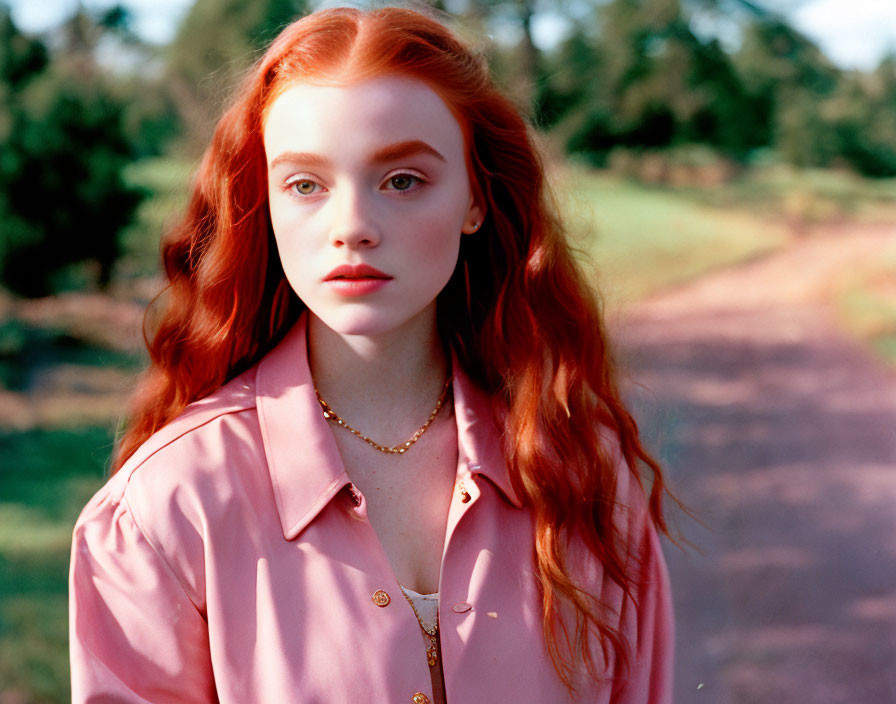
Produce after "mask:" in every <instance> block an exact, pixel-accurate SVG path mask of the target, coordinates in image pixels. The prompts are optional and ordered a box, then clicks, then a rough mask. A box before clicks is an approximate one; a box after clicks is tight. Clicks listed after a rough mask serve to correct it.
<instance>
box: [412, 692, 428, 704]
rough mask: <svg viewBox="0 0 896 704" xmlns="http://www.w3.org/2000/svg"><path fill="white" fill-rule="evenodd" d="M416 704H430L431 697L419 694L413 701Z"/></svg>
mask: <svg viewBox="0 0 896 704" xmlns="http://www.w3.org/2000/svg"><path fill="white" fill-rule="evenodd" d="M411 701H412V702H414V704H430V703H429V697H427V696H426V695H425V694H424V693H423V692H417V693H416V694H415V695H414V696H413V697H412V699H411Z"/></svg>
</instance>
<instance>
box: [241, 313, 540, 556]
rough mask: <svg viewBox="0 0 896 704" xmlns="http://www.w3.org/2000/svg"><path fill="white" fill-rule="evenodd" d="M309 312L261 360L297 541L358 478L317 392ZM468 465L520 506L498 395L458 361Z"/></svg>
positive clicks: (270, 449)
mask: <svg viewBox="0 0 896 704" xmlns="http://www.w3.org/2000/svg"><path fill="white" fill-rule="evenodd" d="M306 317H307V316H304V315H303V316H302V317H301V318H300V319H299V321H298V322H297V323H296V324H295V325H294V326H293V328H292V329H291V330H290V331H289V332H288V333H287V334H286V337H284V338H283V340H282V341H281V342H280V344H278V345H277V347H275V348H274V349H273V350H271V351H270V352H269V353H268V354H267V355H265V357H264V358H263V359H262V360H261V362H259V365H258V373H257V377H256V396H257V399H256V404H257V408H258V418H259V423H260V425H261V433H262V438H263V441H264V450H265V455H266V456H267V459H268V465H269V466H270V472H271V481H272V483H273V487H274V495H275V498H276V502H277V509H278V510H279V512H280V522H281V525H282V528H283V535H284V536H285V537H286V539H287V540H292V539H293V538H295V537H296V536H297V535H298V534H299V533H300V532H301V531H302V530H303V529H304V528H305V526H307V525H308V524H309V523H310V522H311V521H312V520H313V519H314V517H315V516H317V514H318V513H319V512H320V511H321V510H322V509H323V507H324V506H326V505H327V503H329V501H330V500H331V499H332V498H333V497H334V496H335V495H336V494H337V493H338V492H339V491H340V490H341V489H342V488H343V487H344V486H346V485H347V484H350V483H351V481H350V480H349V478H348V475H347V474H346V473H345V468H344V467H343V465H342V459H341V458H340V457H339V452H338V451H337V449H336V443H335V442H334V441H333V436H332V433H331V432H330V429H329V427H328V426H327V421H326V420H325V419H324V417H323V415H322V414H321V412H320V406H319V405H318V402H317V397H316V395H315V393H314V386H313V384H312V381H311V371H310V369H309V368H308V356H307V349H306V344H305V333H306ZM453 363H454V364H453V371H454V381H453V384H452V390H453V392H454V393H453V395H454V414H455V418H456V419H457V438H458V450H459V453H460V462H461V464H465V465H466V466H467V468H468V469H469V470H470V472H471V473H472V474H474V475H475V474H481V475H482V476H484V477H486V478H487V479H488V480H489V481H491V482H492V483H493V484H494V485H495V486H496V487H497V488H498V489H499V490H500V492H501V493H502V494H503V496H504V497H505V498H506V499H507V500H508V501H509V502H510V503H511V504H513V505H514V506H516V507H517V508H520V507H521V506H522V503H521V502H520V500H519V497H518V496H517V494H516V492H515V491H514V489H513V487H512V486H511V483H510V477H509V476H508V472H507V467H506V464H505V462H504V455H503V452H502V449H501V435H500V431H499V430H498V428H497V427H496V425H495V423H494V421H493V416H492V404H491V399H490V397H489V396H488V394H487V393H485V392H484V391H483V390H482V389H479V388H478V387H476V386H474V384H473V382H472V381H471V380H470V379H469V377H468V376H467V375H466V374H465V373H464V372H463V370H462V369H461V368H460V365H459V364H458V362H457V359H456V358H455V359H454V360H453Z"/></svg>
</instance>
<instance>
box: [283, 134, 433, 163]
mask: <svg viewBox="0 0 896 704" xmlns="http://www.w3.org/2000/svg"><path fill="white" fill-rule="evenodd" d="M416 154H429V155H430V156H434V157H435V158H437V159H439V160H440V161H447V159H445V157H444V156H442V155H441V153H439V151H438V150H437V149H435V148H433V147H431V146H430V145H428V144H427V143H426V142H424V141H422V140H420V139H408V140H405V141H404V142H395V144H389V145H386V146H385V147H381V148H380V149H377V150H376V151H375V152H373V153H372V154H371V155H370V161H371V162H372V163H382V162H387V161H396V160H397V159H404V158H406V157H409V156H414V155H416ZM282 163H301V164H307V165H308V166H326V165H327V164H329V160H328V159H327V158H326V157H325V156H321V155H320V154H314V153H313V152H283V153H282V154H279V155H278V156H277V157H276V158H275V159H274V160H273V161H272V162H271V165H270V168H271V169H273V168H275V167H277V166H279V165H280V164H282Z"/></svg>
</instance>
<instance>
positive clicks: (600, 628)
mask: <svg viewBox="0 0 896 704" xmlns="http://www.w3.org/2000/svg"><path fill="white" fill-rule="evenodd" d="M383 74H398V75H402V76H406V77H412V78H416V79H419V80H421V81H423V82H425V83H426V84H427V85H429V86H430V87H431V88H432V89H433V90H435V91H436V92H437V93H438V94H439V95H440V96H441V97H442V98H443V100H444V101H445V103H446V104H447V105H448V106H449V108H450V109H451V110H452V112H453V114H454V115H455V117H456V118H457V119H458V122H459V123H460V125H461V128H462V130H463V132H464V136H465V138H466V141H467V148H468V164H469V168H470V172H471V177H472V181H473V183H474V189H475V190H476V192H477V193H476V194H477V197H478V198H479V199H480V202H481V203H483V204H484V205H485V208H486V209H487V216H486V218H485V220H484V222H483V224H482V227H481V229H480V230H479V232H478V234H477V235H476V236H473V237H464V238H462V244H461V252H460V258H459V261H458V265H457V268H456V270H455V273H454V276H453V277H452V279H451V281H450V282H449V283H448V285H447V287H446V288H445V290H444V291H443V292H442V293H441V294H440V296H439V299H438V311H439V312H438V319H439V326H440V331H441V333H442V335H443V337H444V339H445V341H446V343H447V344H449V345H451V346H452V348H453V349H454V351H455V353H456V355H457V357H458V359H459V361H460V363H461V364H462V365H463V366H464V368H465V370H466V371H467V372H468V373H469V374H470V375H471V376H473V377H474V378H475V379H477V380H478V381H479V382H480V383H481V384H482V385H483V386H484V387H485V388H486V389H488V390H489V391H490V392H491V393H492V394H493V396H494V398H495V399H496V401H497V403H496V408H497V409H498V415H497V417H498V418H499V420H500V422H501V423H502V424H503V426H504V431H505V432H504V437H505V438H512V439H513V442H507V443H506V445H507V446H506V457H507V462H508V466H509V471H510V476H511V479H512V482H513V485H514V488H515V489H516V491H517V492H518V493H519V495H520V496H521V497H522V498H523V500H524V502H525V503H526V504H527V505H528V506H529V507H530V509H531V510H532V512H533V515H534V521H535V531H536V542H535V546H534V551H535V566H536V573H537V576H538V578H539V583H540V585H541V593H542V596H543V603H542V609H543V623H544V632H545V639H546V643H547V648H548V652H549V653H550V656H551V658H552V660H553V662H554V665H555V667H556V669H557V671H558V674H559V675H560V677H561V678H562V679H563V680H564V682H566V684H567V686H570V687H572V686H573V685H572V683H573V680H574V679H575V673H576V669H577V666H576V663H577V662H584V663H587V664H588V672H589V674H590V675H592V676H594V677H598V676H601V671H600V668H599V667H598V666H597V664H596V663H597V660H598V659H597V658H596V657H595V656H596V655H597V652H596V651H595V650H594V648H595V643H594V638H593V636H596V639H597V647H598V648H599V650H600V653H601V655H602V659H603V662H605V663H607V662H614V663H615V666H614V670H615V671H618V668H620V667H624V666H625V664H626V663H627V662H628V657H629V653H628V645H627V643H625V641H624V638H623V636H622V634H621V633H620V630H619V629H618V627H616V626H615V625H614V623H615V622H617V621H618V614H615V615H614V614H613V613H610V612H608V610H607V608H606V606H605V605H604V604H602V603H601V602H600V601H599V600H598V599H597V598H596V597H595V596H594V595H592V594H591V593H590V592H589V591H588V589H587V587H586V586H585V585H581V584H578V583H576V581H575V580H574V579H573V578H572V576H571V570H570V569H569V565H568V564H567V562H566V558H565V546H566V541H567V540H568V537H569V536H570V535H579V536H581V537H582V538H584V541H585V545H586V546H587V547H588V549H590V550H591V551H592V552H593V553H594V555H595V556H596V557H597V558H598V559H599V560H600V561H601V563H602V565H603V568H604V570H605V573H606V574H607V576H608V577H609V578H610V579H612V580H613V581H614V582H616V583H617V584H618V585H619V586H620V587H621V588H622V590H623V592H624V594H625V597H626V598H627V599H630V598H632V596H633V595H634V594H635V592H636V590H637V587H638V584H637V578H636V576H634V575H633V574H631V572H632V571H633V570H632V568H631V563H630V559H629V556H628V555H627V554H626V549H625V546H624V545H622V544H621V543H620V540H619V538H620V535H619V528H618V527H617V525H616V524H615V522H614V520H613V514H614V511H613V506H614V502H615V500H616V499H615V497H616V487H617V481H618V477H617V471H618V469H617V464H616V462H615V461H614V460H613V458H612V457H611V452H610V451H609V449H608V448H607V447H606V444H605V440H602V438H601V434H600V433H599V432H597V428H598V427H602V428H604V429H606V431H607V432H610V433H611V434H613V435H615V436H616V437H617V438H618V444H619V446H620V447H621V452H622V456H623V458H624V461H625V463H626V464H627V466H628V469H629V471H630V474H631V477H632V480H633V481H635V482H637V483H638V484H639V485H642V486H643V483H642V477H641V472H640V469H639V468H646V470H647V474H648V476H647V479H648V480H649V481H648V482H647V483H648V484H649V487H650V488H649V492H648V493H649V501H648V507H649V513H650V516H651V517H652V519H653V521H654V523H655V524H656V526H657V527H658V529H659V530H660V531H661V532H663V533H666V532H667V531H666V525H665V522H664V519H663V512H662V496H663V493H664V483H663V476H662V473H661V472H660V470H659V468H658V466H657V464H656V463H655V462H654V461H653V460H652V459H651V458H650V456H649V455H648V454H647V452H646V451H645V450H644V448H643V447H642V445H641V442H640V440H639V436H638V430H637V427H636V425H635V422H634V421H633V419H632V417H631V415H630V414H629V413H628V411H627V410H626V408H625V406H624V405H623V402H622V400H621V397H620V393H619V390H618V388H617V385H616V382H615V378H614V376H615V375H614V367H613V364H612V361H611V358H610V355H609V354H608V348H607V337H606V333H605V331H604V327H603V322H602V318H601V315H600V310H599V306H598V303H597V301H596V299H595V296H594V294H593V292H592V288H591V287H590V286H589V284H588V282H587V280H586V279H585V277H584V276H583V274H582V272H581V271H580V269H579V267H578V266H577V264H576V261H575V258H574V255H573V253H572V251H571V249H570V247H569V245H568V244H567V241H566V238H565V235H564V232H563V228H562V225H561V223H560V221H559V219H558V218H557V217H556V215H555V210H554V208H553V207H552V206H551V203H550V199H549V196H548V191H547V188H546V185H545V177H544V167H543V164H542V162H541V160H540V157H539V153H538V150H537V148H536V146H535V144H534V142H533V139H532V134H531V132H530V130H529V128H528V127H527V124H526V122H525V120H524V119H523V118H522V117H521V116H520V114H519V112H518V110H517V109H516V108H515V106H514V105H513V104H512V102H511V101H509V100H508V99H507V98H506V97H505V96H504V95H502V94H501V93H500V92H499V91H498V90H497V89H496V88H495V86H494V85H493V83H492V81H491V79H490V76H489V72H488V68H487V65H486V63H485V61H484V60H483V59H482V57H480V56H479V55H477V54H476V53H475V52H473V51H471V50H470V49H469V48H468V47H467V46H466V45H464V44H463V43H462V42H461V41H459V40H458V39H457V38H456V37H455V35H454V34H453V33H452V32H450V31H449V30H448V29H446V28H445V27H444V26H443V25H442V24H441V23H440V22H438V21H436V20H434V19H432V18H430V17H428V16H425V15H423V14H421V13H419V12H415V11H411V10H405V9H398V8H384V9H378V10H373V11H361V10H357V9H348V8H339V9H332V10H324V11H320V12H316V13H314V14H312V15H309V16H308V17H305V18H304V19H301V20H299V21H297V22H295V23H294V24H292V25H290V26H289V27H287V28H286V29H285V30H284V31H283V32H282V33H281V34H280V36H279V37H278V38H277V39H276V40H275V41H274V42H273V44H272V45H271V47H270V48H269V49H268V51H267V53H266V54H265V55H264V56H263V58H262V59H261V60H260V61H259V62H258V64H257V65H256V66H255V67H254V69H253V70H252V71H251V73H250V74H249V75H248V76H247V77H246V79H245V81H244V83H243V85H242V87H241V89H240V90H239V91H238V93H237V97H236V101H235V102H234V103H233V105H232V106H231V107H230V109H229V110H228V111H227V112H226V113H225V115H224V116H223V117H222V119H221V121H220V123H219V124H218V127H217V130H216V132H215V135H214V138H213V141H212V144H211V146H210V147H209V149H208V151H207V152H206V154H205V157H204V159H203V161H202V164H201V166H200V168H199V171H198V174H197V176H196V179H195V181H194V184H193V189H192V195H191V198H190V201H189V205H188V208H187V212H186V214H185V216H184V218H183V219H182V221H181V222H180V224H179V225H178V226H177V227H176V228H175V229H174V230H173V231H172V232H171V233H170V234H169V235H168V236H167V237H166V239H165V241H164V243H163V247H162V253H163V262H164V268H165V273H166V274H167V277H168V281H169V284H168V287H167V289H166V291H165V292H164V294H163V295H162V296H161V297H160V299H158V300H157V301H156V302H155V303H156V306H151V308H150V310H149V311H148V312H147V325H146V330H145V333H146V341H147V346H148V348H149V352H150V358H151V366H150V368H149V369H148V371H147V372H146V375H145V377H144V379H143V382H142V383H141V385H140V387H139V388H138V390H137V392H136V394H135V397H134V401H133V406H132V413H131V417H130V423H129V426H128V428H127V430H126V432H125V433H124V435H123V437H122V438H121V440H120V443H119V446H118V451H117V455H116V457H115V461H114V468H115V470H117V469H118V468H120V467H121V466H122V464H123V463H124V462H125V461H126V460H127V458H128V457H129V456H130V455H131V454H132V453H133V452H134V451H135V450H136V449H137V447H138V446H139V445H140V444H141V443H143V442H144V441H145V440H146V439H147V438H148V437H149V436H150V435H151V434H152V433H154V432H155V431H157V430H158V429H159V428H160V427H162V426H163V425H165V424H166V423H168V422H169V421H171V420H172V419H173V418H174V417H175V416H177V415H178V414H179V413H181V411H183V410H184V408H185V407H186V406H187V405H188V404H189V403H191V402H193V401H196V400H197V399H200V398H202V397H203V396H206V395H208V394H210V393H211V392H212V391H214V390H215V389H216V388H218V387H219V386H221V385H222V384H224V383H225V382H227V381H228V380H229V379H231V378H233V377H234V376H236V375H237V374H239V373H240V372H242V371H244V370H245V369H247V368H249V367H250V366H252V365H253V364H255V363H256V362H258V361H259V360H260V359H261V358H262V357H263V356H264V355H265V353H266V352H268V351H269V350H270V349H272V348H273V347H274V345H276V344H277V342H279V340H280V339H281V338H282V337H283V335H284V334H285V333H286V331H287V330H288V329H289V328H290V327H291V326H292V325H293V323H294V322H295V321H296V319H297V318H298V316H299V315H300V313H301V312H302V310H303V304H302V303H301V301H300V300H298V298H297V297H296V296H295V295H294V294H293V292H292V290H291V288H290V286H289V284H288V283H287V281H286V278H285V276H284V273H283V270H282V268H281V265H280V262H279V259H278V257H277V254H276V248H275V243H274V239H273V233H272V230H271V224H270V219H269V214H268V204H267V181H266V162H265V153H264V148H263V144H262V133H263V123H264V117H265V111H266V109H267V108H268V107H269V106H270V104H271V102H272V101H273V100H274V99H275V98H276V96H277V95H278V94H279V93H280V92H281V91H282V90H283V89H284V88H285V87H286V86H288V85H290V84H291V83H293V82H295V81H310V80H313V81H337V82H338V81H345V80H360V79H362V78H365V77H371V76H377V75H383ZM158 304H161V305H160V306H159V305H158ZM156 307H158V308H159V311H158V313H157V314H156V312H155V310H156ZM561 607H563V609H565V613H569V611H570V609H571V612H572V614H573V616H574V618H573V620H574V628H573V629H572V632H570V629H569V628H568V623H567V621H566V619H565V618H564V617H562V616H561V615H560V614H561V613H562V612H564V611H563V609H561ZM615 671H614V672H610V673H609V674H610V675H612V674H615Z"/></svg>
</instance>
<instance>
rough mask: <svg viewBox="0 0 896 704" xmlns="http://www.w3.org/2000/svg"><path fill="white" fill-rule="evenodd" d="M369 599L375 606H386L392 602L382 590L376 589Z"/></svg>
mask: <svg viewBox="0 0 896 704" xmlns="http://www.w3.org/2000/svg"><path fill="white" fill-rule="evenodd" d="M371 598H372V599H373V603H374V604H376V605H377V606H388V605H389V602H390V601H392V597H390V596H389V595H388V594H387V593H386V592H384V591H383V590H382V589H377V590H376V591H375V592H374V593H373V596H372V597H371Z"/></svg>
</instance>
